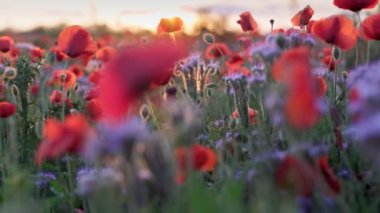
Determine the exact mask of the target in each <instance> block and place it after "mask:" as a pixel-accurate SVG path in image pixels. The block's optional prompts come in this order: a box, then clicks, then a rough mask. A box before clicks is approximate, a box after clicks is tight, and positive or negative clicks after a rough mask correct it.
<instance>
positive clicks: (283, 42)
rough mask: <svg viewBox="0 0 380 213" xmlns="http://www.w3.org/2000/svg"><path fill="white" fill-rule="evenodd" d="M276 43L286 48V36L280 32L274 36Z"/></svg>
mask: <svg viewBox="0 0 380 213" xmlns="http://www.w3.org/2000/svg"><path fill="white" fill-rule="evenodd" d="M276 44H277V46H278V47H280V48H281V49H286V47H287V46H288V41H287V40H286V38H285V37H284V36H283V35H281V34H280V35H278V36H277V38H276Z"/></svg>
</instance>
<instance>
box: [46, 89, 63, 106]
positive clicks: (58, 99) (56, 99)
mask: <svg viewBox="0 0 380 213" xmlns="http://www.w3.org/2000/svg"><path fill="white" fill-rule="evenodd" d="M49 100H50V103H52V104H54V105H60V104H61V103H62V93H61V91H59V90H53V92H51V94H50V96H49Z"/></svg>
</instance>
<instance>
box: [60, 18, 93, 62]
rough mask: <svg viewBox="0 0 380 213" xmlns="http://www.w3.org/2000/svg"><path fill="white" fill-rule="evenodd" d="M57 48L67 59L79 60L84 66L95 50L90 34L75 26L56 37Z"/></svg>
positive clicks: (67, 28)
mask: <svg viewBox="0 0 380 213" xmlns="http://www.w3.org/2000/svg"><path fill="white" fill-rule="evenodd" d="M57 46H58V49H59V50H60V51H62V52H64V53H65V54H66V55H68V56H69V57H71V58H80V59H81V60H82V61H83V62H84V63H85V64H86V63H87V61H88V60H89V58H90V57H91V56H92V55H93V54H94V53H95V52H96V48H97V46H96V42H95V41H94V40H93V39H92V37H91V35H90V33H89V32H88V31H87V30H85V29H83V28H82V27H80V26H77V25H75V26H70V27H66V28H65V29H63V31H62V32H61V33H60V34H59V36H58V41H57Z"/></svg>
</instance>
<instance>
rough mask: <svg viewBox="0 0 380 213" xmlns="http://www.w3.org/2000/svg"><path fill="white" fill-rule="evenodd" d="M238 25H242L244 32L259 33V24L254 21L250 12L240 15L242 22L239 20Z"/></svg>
mask: <svg viewBox="0 0 380 213" xmlns="http://www.w3.org/2000/svg"><path fill="white" fill-rule="evenodd" d="M237 23H238V24H240V26H241V29H242V30H243V32H247V31H250V32H252V33H254V32H256V31H257V22H256V21H255V19H253V17H252V14H251V13H250V12H244V13H242V14H240V20H238V21H237Z"/></svg>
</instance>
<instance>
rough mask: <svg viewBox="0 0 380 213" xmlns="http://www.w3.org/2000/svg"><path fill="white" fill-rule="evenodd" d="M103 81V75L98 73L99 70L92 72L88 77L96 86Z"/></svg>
mask: <svg viewBox="0 0 380 213" xmlns="http://www.w3.org/2000/svg"><path fill="white" fill-rule="evenodd" d="M101 79H102V73H100V71H97V70H95V71H92V72H91V73H90V75H89V76H88V80H89V81H90V82H91V83H93V84H95V85H97V84H98V83H99V82H100V80H101Z"/></svg>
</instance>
